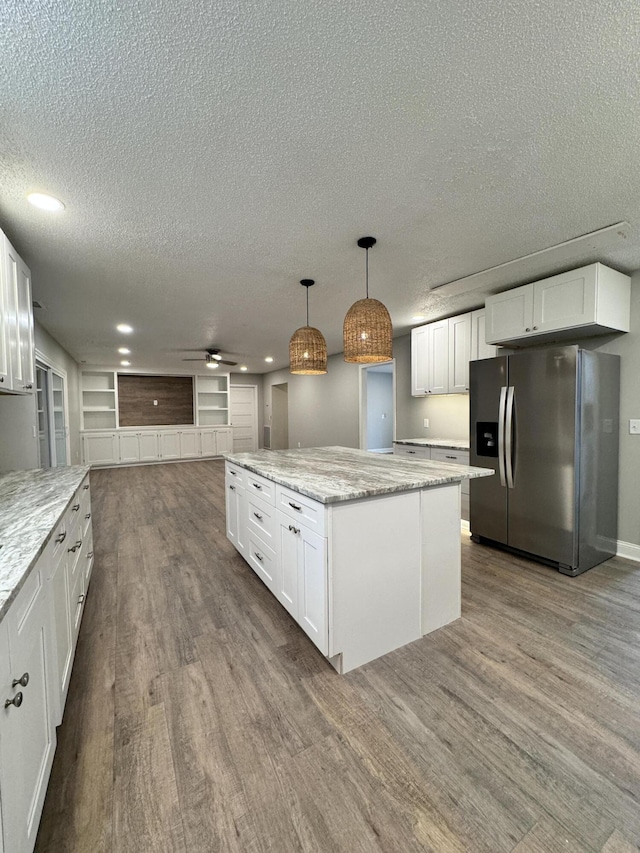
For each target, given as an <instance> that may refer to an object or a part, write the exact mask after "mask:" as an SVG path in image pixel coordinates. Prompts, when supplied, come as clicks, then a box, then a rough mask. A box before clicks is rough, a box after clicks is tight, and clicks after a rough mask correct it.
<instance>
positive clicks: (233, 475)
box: [224, 462, 247, 486]
mask: <svg viewBox="0 0 640 853" xmlns="http://www.w3.org/2000/svg"><path fill="white" fill-rule="evenodd" d="M224 471H225V477H226V481H227V484H228V483H236V484H237V485H238V486H244V485H246V482H247V470H246V468H242V466H240V465H234V463H233V462H225V463H224Z"/></svg>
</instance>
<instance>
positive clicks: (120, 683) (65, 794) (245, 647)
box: [36, 461, 640, 853]
mask: <svg viewBox="0 0 640 853" xmlns="http://www.w3.org/2000/svg"><path fill="white" fill-rule="evenodd" d="M91 481H92V493H93V517H94V525H95V526H94V545H95V548H94V551H95V554H96V562H95V568H94V575H93V579H92V582H91V587H90V589H89V595H88V600H87V605H86V612H85V615H84V621H83V625H82V629H81V635H80V640H79V645H78V651H77V655H76V663H75V669H74V673H73V677H72V681H71V687H70V691H69V698H68V702H67V708H66V711H65V718H64V723H63V725H62V726H61V727H60V728H59V729H58V750H57V753H56V758H55V763H54V767H53V772H52V776H51V781H50V784H49V790H48V795H47V800H46V803H45V809H44V814H43V818H42V823H41V828H40V832H39V836H38V842H37V847H36V850H37V851H38V852H39V853H45V851H47V853H51V851H55V853H84V851H87V853H129V851H136V853H140V851H142V853H152V851H162V853H173V851H176V853H186V851H196V853H200V851H202V853H208V851H212V853H213V851H224V853H227V852H228V853H254V851H255V853H262V851H273V853H289V851H291V853H293V852H294V851H304V852H305V853H306V852H307V851H317V852H318V853H333V851H336V853H338V851H344V852H345V853H347V851H348V853H357V851H362V852H363V853H374V851H384V853H396V852H397V853H413V851H425V850H426V851H429V850H431V851H438V853H442V851H487V853H489V851H490V853H500V851H516V852H517V853H525V851H526V853H555V851H560V850H562V851H571V853H574V851H603V853H627V851H632V850H638V849H639V848H638V846H637V845H638V844H639V842H640V642H639V640H640V630H639V629H640V566H638V565H637V564H634V563H631V562H626V561H624V560H621V559H613V560H610V561H609V562H608V563H606V564H604V565H602V566H600V567H598V568H596V569H593V570H591V571H590V572H587V573H586V574H583V575H580V576H579V577H577V578H568V577H565V576H563V575H560V574H559V573H557V572H555V571H553V570H552V569H549V568H547V567H544V566H539V565H537V564H535V563H530V562H527V561H524V560H520V559H517V558H514V557H511V556H507V555H504V554H502V553H500V552H497V551H494V550H490V549H487V548H485V547H484V546H481V545H473V544H471V543H470V542H469V540H468V537H467V536H464V537H463V597H462V601H463V616H462V619H460V620H458V621H457V622H455V623H454V624H453V625H450V626H447V627H446V628H442V629H441V630H439V631H437V632H435V633H433V634H431V635H430V636H428V637H425V638H423V639H422V640H419V641H418V642H415V643H412V644H411V645H409V646H406V647H405V648H403V649H399V650H398V651H396V652H393V653H391V654H389V655H386V656H385V657H383V658H381V659H379V660H377V661H374V662H373V663H370V664H367V665H366V666H364V667H362V668H360V669H358V670H355V671H354V672H352V673H350V674H348V675H346V676H339V675H337V673H336V672H334V670H333V669H332V668H331V667H330V666H329V665H328V664H327V663H326V661H325V660H324V659H323V658H322V656H321V655H320V654H319V653H318V652H317V651H316V649H315V647H314V646H313V645H312V644H311V642H310V641H309V640H308V639H307V638H306V636H305V635H304V634H303V633H302V631H301V630H300V629H299V628H298V627H297V626H296V625H295V624H294V623H293V621H292V620H291V619H290V618H289V616H288V614H287V613H286V612H285V610H284V609H283V608H282V607H281V606H280V605H279V604H278V603H277V601H276V600H275V598H273V596H272V595H271V594H270V593H269V592H268V591H267V589H266V588H265V587H264V586H263V585H262V583H261V582H260V581H259V580H258V579H257V578H256V576H255V575H254V574H253V572H252V571H251V569H250V568H249V566H248V565H247V564H246V563H245V562H244V560H243V559H242V558H241V557H240V556H239V555H238V554H237V553H236V551H235V550H234V549H233V547H232V546H231V545H230V544H229V543H228V542H227V540H226V537H225V523H224V473H223V465H222V463H221V462H220V461H210V462H196V463H193V462H192V463H182V464H174V465H157V466H149V467H137V468H121V469H112V470H104V471H95V472H93V473H92V475H91ZM391 568H392V567H391Z"/></svg>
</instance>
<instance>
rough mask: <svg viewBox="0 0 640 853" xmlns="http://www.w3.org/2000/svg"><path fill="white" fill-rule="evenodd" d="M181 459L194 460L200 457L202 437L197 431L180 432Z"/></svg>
mask: <svg viewBox="0 0 640 853" xmlns="http://www.w3.org/2000/svg"><path fill="white" fill-rule="evenodd" d="M178 435H179V437H180V458H181V459H193V458H195V457H196V456H200V440H199V439H200V436H199V433H198V430H197V429H192V430H180V432H179V433H178Z"/></svg>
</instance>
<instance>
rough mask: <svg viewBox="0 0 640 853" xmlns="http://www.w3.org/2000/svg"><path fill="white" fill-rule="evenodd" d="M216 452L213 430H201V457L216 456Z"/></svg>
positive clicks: (214, 432)
mask: <svg viewBox="0 0 640 853" xmlns="http://www.w3.org/2000/svg"><path fill="white" fill-rule="evenodd" d="M217 452H218V451H217V444H216V431H215V429H201V430H200V454H201V455H202V456H216V454H217Z"/></svg>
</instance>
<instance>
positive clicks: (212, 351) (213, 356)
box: [182, 347, 238, 367]
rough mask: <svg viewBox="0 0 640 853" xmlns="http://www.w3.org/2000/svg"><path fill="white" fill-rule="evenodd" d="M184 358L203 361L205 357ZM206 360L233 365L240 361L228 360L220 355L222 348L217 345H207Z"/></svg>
mask: <svg viewBox="0 0 640 853" xmlns="http://www.w3.org/2000/svg"><path fill="white" fill-rule="evenodd" d="M182 360H183V361H202V360H203V358H202V356H200V357H199V358H183V359H182ZM204 362H205V364H211V365H213V364H229V365H231V366H232V367H233V366H235V365H236V364H237V363H238V362H237V361H227V360H226V359H224V358H222V356H221V355H220V350H219V349H216V348H215V347H207V349H206V350H204Z"/></svg>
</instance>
